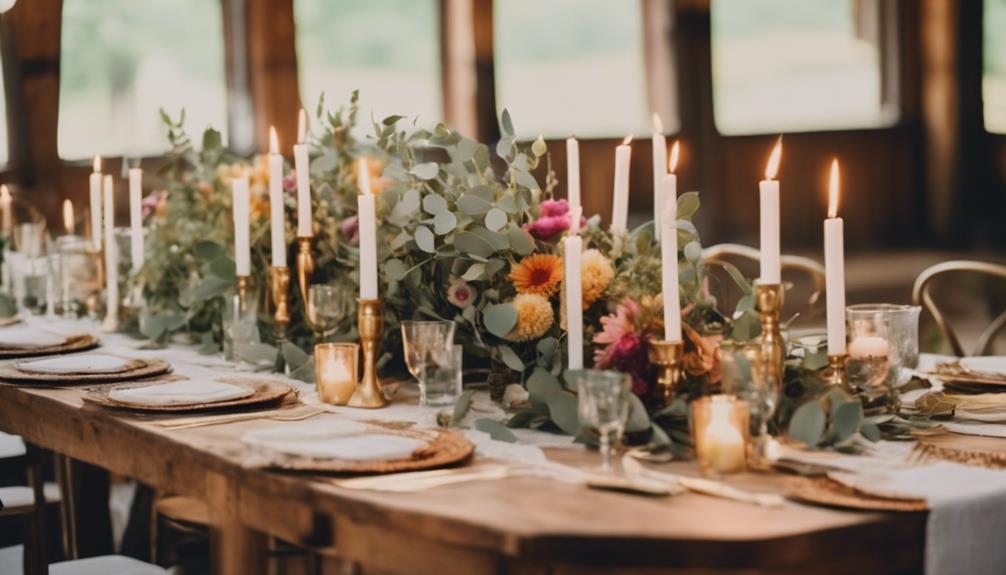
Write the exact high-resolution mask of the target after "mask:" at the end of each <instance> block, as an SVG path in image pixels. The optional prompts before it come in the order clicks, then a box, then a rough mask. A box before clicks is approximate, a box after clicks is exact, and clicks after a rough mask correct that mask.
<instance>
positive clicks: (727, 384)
mask: <svg viewBox="0 0 1006 575" xmlns="http://www.w3.org/2000/svg"><path fill="white" fill-rule="evenodd" d="M720 360H721V365H722V369H723V393H726V394H732V395H735V396H737V398H739V399H741V400H743V401H745V402H747V404H748V405H749V406H750V409H751V416H750V422H751V429H750V433H751V437H752V438H753V439H755V441H756V442H758V441H761V440H762V439H766V438H768V422H769V420H770V419H772V414H773V413H775V408H776V405H777V404H778V401H779V390H778V388H777V387H776V386H775V385H772V382H771V381H770V378H769V377H768V374H766V373H765V364H764V362H763V361H762V354H761V346H760V345H758V344H757V343H743V342H734V341H724V342H723V343H721V344H720Z"/></svg>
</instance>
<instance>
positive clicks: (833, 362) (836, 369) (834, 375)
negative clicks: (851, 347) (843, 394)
mask: <svg viewBox="0 0 1006 575" xmlns="http://www.w3.org/2000/svg"><path fill="white" fill-rule="evenodd" d="M848 359H849V356H848V355H846V354H844V353H843V354H837V355H831V354H829V355H828V369H827V371H825V381H827V382H828V386H829V387H838V388H840V389H844V390H845V391H848V392H849V393H852V388H851V387H849V382H848V381H847V380H846V379H845V362H846V360H848Z"/></svg>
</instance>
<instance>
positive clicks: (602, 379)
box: [576, 369, 632, 473]
mask: <svg viewBox="0 0 1006 575" xmlns="http://www.w3.org/2000/svg"><path fill="white" fill-rule="evenodd" d="M576 389H577V399H578V406H577V407H578V413H579V416H580V425H581V427H584V428H587V429H588V430H592V431H596V432H597V434H598V435H599V436H600V440H601V468H600V471H601V472H602V473H611V472H612V466H611V452H612V445H613V444H614V443H615V442H617V441H618V440H619V438H620V437H621V436H622V432H623V431H625V421H626V419H628V417H629V396H630V395H631V394H632V379H631V378H630V377H629V375H628V374H624V373H619V372H617V371H601V370H596V369H587V370H584V371H583V373H582V374H581V376H580V378H579V379H578V380H577V383H576Z"/></svg>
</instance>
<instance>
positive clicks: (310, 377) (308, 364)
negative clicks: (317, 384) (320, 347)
mask: <svg viewBox="0 0 1006 575" xmlns="http://www.w3.org/2000/svg"><path fill="white" fill-rule="evenodd" d="M317 373H318V370H317V369H316V368H315V365H314V357H309V358H307V361H305V362H304V363H303V365H301V366H300V367H298V368H297V369H291V370H290V377H292V378H293V379H296V380H297V381H303V382H304V383H314V380H315V377H316V376H317Z"/></svg>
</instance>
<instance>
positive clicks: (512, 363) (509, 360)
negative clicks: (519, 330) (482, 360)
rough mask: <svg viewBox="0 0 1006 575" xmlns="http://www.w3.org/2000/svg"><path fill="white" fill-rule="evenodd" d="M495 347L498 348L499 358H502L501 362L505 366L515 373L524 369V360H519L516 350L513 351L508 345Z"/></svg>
mask: <svg viewBox="0 0 1006 575" xmlns="http://www.w3.org/2000/svg"><path fill="white" fill-rule="evenodd" d="M496 349H498V350H499V352H500V359H502V360H503V363H504V364H506V366H507V367H509V368H510V369H512V370H514V371H516V372H517V373H521V372H523V371H524V362H523V361H521V359H520V356H518V355H517V352H515V351H514V350H513V349H512V348H511V347H510V346H509V345H501V346H499V347H498V348H496Z"/></svg>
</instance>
